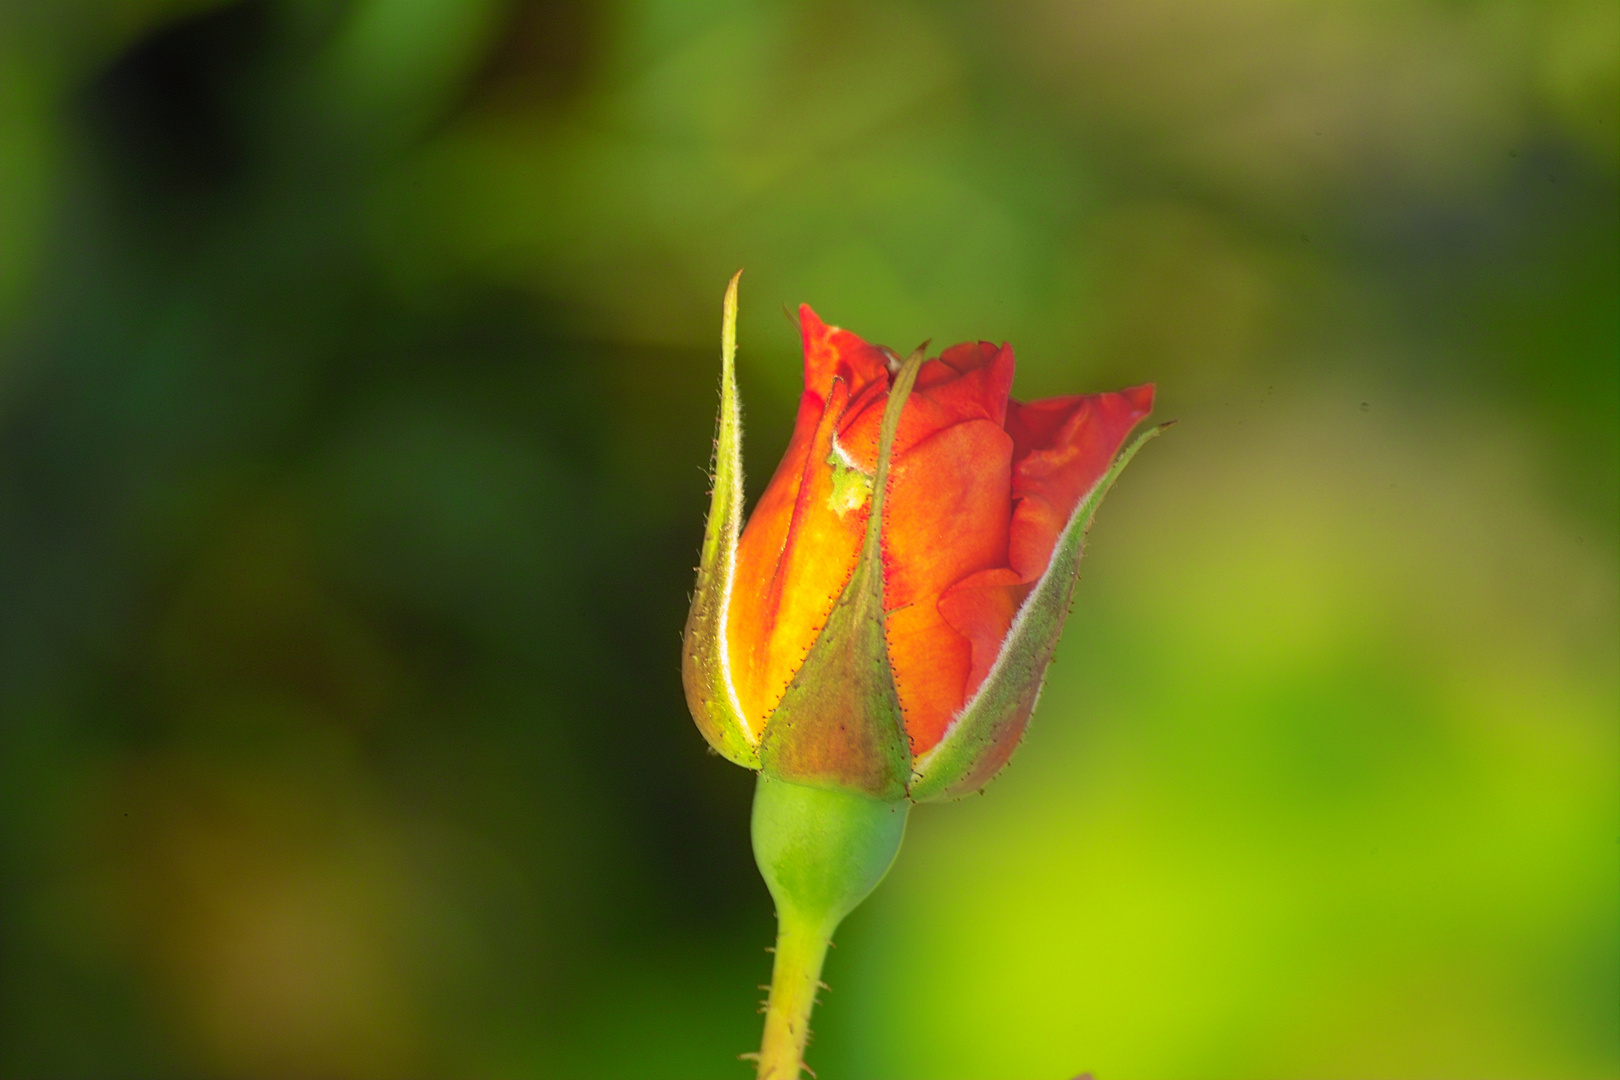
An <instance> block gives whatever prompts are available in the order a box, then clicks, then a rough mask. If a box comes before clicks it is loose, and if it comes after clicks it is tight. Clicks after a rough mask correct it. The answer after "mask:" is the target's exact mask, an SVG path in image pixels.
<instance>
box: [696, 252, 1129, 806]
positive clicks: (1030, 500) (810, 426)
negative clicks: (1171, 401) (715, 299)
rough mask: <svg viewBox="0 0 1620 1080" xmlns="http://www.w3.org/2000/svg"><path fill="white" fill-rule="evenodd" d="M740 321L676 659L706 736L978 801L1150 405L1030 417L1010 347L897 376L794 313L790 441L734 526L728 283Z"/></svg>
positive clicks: (950, 352) (861, 787)
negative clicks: (800, 357)
mask: <svg viewBox="0 0 1620 1080" xmlns="http://www.w3.org/2000/svg"><path fill="white" fill-rule="evenodd" d="M727 304H728V307H727V335H726V341H727V346H726V349H725V356H724V376H723V381H722V404H721V423H720V436H719V440H718V443H717V452H716V469H715V490H714V504H713V509H712V510H711V513H710V519H709V525H708V531H707V534H706V536H705V540H704V548H703V554H702V565H701V566H700V568H699V579H698V590H697V593H696V595H695V597H694V600H693V606H692V613H691V616H690V618H689V619H688V623H687V630H686V648H685V655H684V664H683V673H684V679H685V685H686V692H687V700H688V703H689V705H690V706H691V709H692V713H693V716H694V717H695V718H696V720H697V724H698V727H699V728H700V729H701V730H702V731H703V734H704V735H705V737H706V738H707V739H708V740H709V742H710V744H711V745H713V746H714V748H715V749H716V750H717V751H719V752H720V753H721V754H723V755H725V756H726V757H728V758H730V759H731V760H733V761H736V762H738V763H739V764H742V765H746V766H748V767H750V768H755V769H763V771H764V772H765V773H766V774H767V775H768V776H774V777H777V778H779V779H783V780H787V781H790V782H793V783H797V784H803V785H808V786H811V787H820V788H841V789H845V790H849V791H853V792H858V793H860V794H863V795H866V796H869V797H871V798H874V799H878V800H884V801H894V800H902V799H909V800H911V801H921V800H925V799H933V798H941V797H951V796H955V795H959V794H963V793H966V792H969V791H972V790H975V789H977V788H979V787H981V786H983V784H984V783H985V782H986V781H987V780H988V779H989V778H990V777H991V776H993V775H994V774H995V772H996V771H997V770H998V769H1000V768H1001V766H1002V765H1004V764H1005V763H1006V761H1007V759H1008V758H1009V757H1010V756H1011V754H1012V751H1013V749H1014V747H1015V746H1016V745H1017V742H1018V740H1019V738H1020V736H1021V735H1022V733H1023V730H1024V728H1025V726H1026V724H1027V722H1028V719H1029V715H1030V712H1031V710H1032V709H1033V707H1034V704H1035V699H1036V697H1037V695H1038V693H1039V689H1040V683H1041V680H1042V678H1043V676H1044V673H1045V669H1046V666H1047V663H1048V661H1049V660H1050V659H1051V656H1052V651H1053V649H1054V647H1055V646H1056V643H1057V638H1058V634H1059V632H1060V631H1061V629H1062V625H1063V620H1064V618H1065V616H1066V615H1067V613H1068V608H1069V603H1070V599H1071V597H1072V595H1073V590H1074V585H1075V581H1076V578H1077V575H1078V567H1079V559H1080V552H1081V547H1082V544H1083V540H1084V533H1085V530H1086V528H1087V526H1088V525H1089V524H1090V521H1091V517H1092V514H1093V513H1094V512H1095V510H1096V507H1097V504H1098V503H1099V502H1100V500H1101V499H1102V496H1103V494H1104V493H1105V492H1106V490H1107V488H1108V486H1109V484H1111V483H1112V481H1113V479H1114V477H1115V476H1116V475H1117V474H1118V472H1119V470H1120V469H1121V468H1123V466H1124V464H1125V461H1126V460H1128V459H1129V457H1130V455H1131V454H1132V453H1134V451H1135V448H1136V446H1137V445H1140V440H1138V442H1137V443H1135V444H1133V445H1132V446H1131V448H1130V449H1129V450H1127V451H1126V452H1125V453H1124V454H1121V452H1120V451H1121V448H1122V447H1123V446H1124V445H1125V440H1126V438H1127V437H1128V436H1129V435H1130V433H1131V431H1132V430H1133V429H1134V428H1135V427H1136V426H1137V424H1138V423H1140V422H1141V421H1142V420H1143V419H1144V418H1145V417H1146V416H1147V415H1148V413H1149V412H1150V411H1151V409H1152V406H1153V387H1152V386H1151V385H1144V386H1137V387H1132V388H1130V389H1126V390H1122V391H1119V392H1117V393H1106V394H1089V395H1080V396H1073V397H1058V398H1047V399H1044V400H1041V401H1033V402H1029V403H1027V404H1025V403H1020V402H1017V401H1014V400H1012V399H1011V398H1010V397H1009V396H1008V395H1009V392H1010V390H1011V387H1012V379H1013V352H1012V349H1011V348H1010V347H1009V346H1007V345H1004V344H1003V345H999V346H998V345H992V344H990V343H989V342H983V341H981V342H974V343H968V344H962V345H956V346H953V347H951V348H948V349H945V350H944V351H943V352H941V353H940V354H939V356H938V357H936V358H934V359H928V360H924V358H923V357H922V356H921V353H920V351H919V353H918V354H917V355H914V356H913V357H912V358H911V359H910V360H909V361H907V362H906V363H904V364H902V363H901V362H900V360H899V359H898V358H897V357H896V356H895V354H893V353H892V352H890V351H888V350H887V349H884V348H881V347H879V346H875V345H871V344H868V343H867V342H865V341H863V340H862V339H861V338H859V337H857V336H856V335H854V334H852V333H850V332H849V331H847V330H842V329H839V328H837V327H831V326H827V325H826V324H824V323H823V322H822V321H821V319H819V318H818V317H817V316H816V314H815V313H814V312H813V311H811V310H810V308H809V307H808V306H806V307H801V308H800V311H799V319H800V329H801V332H802V334H803V338H804V394H803V396H802V397H801V399H800V402H799V411H798V419H797V422H796V424H795V426H794V431H793V438H792V441H791V442H790V443H789V445H788V449H787V453H786V454H785V455H784V456H783V459H782V462H781V464H780V465H779V466H778V467H777V470H776V474H775V475H774V477H773V478H772V479H771V482H770V485H769V486H768V487H767V488H766V490H765V493H764V495H763V496H761V498H760V500H759V503H758V505H757V506H756V507H755V508H754V511H753V514H752V515H751V517H750V518H749V520H748V525H747V528H746V530H740V529H739V526H740V523H741V514H742V486H741V459H740V424H739V420H738V410H737V402H736V390H735V385H734V368H733V364H734V360H733V353H734V346H733V344H732V342H733V340H734V336H733V335H734V331H733V329H732V328H733V327H734V319H735V281H734V282H733V290H732V291H731V292H730V293H728V297H727Z"/></svg>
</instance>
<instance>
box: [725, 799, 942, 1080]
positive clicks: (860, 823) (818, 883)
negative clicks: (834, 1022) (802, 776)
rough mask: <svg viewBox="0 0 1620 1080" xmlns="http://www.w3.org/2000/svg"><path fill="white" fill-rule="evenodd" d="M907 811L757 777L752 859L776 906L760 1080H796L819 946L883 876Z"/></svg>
mask: <svg viewBox="0 0 1620 1080" xmlns="http://www.w3.org/2000/svg"><path fill="white" fill-rule="evenodd" d="M910 809H911V804H910V803H908V802H905V801H903V800H902V801H899V802H883V801H881V800H878V799H871V798H868V797H866V796H865V795H861V794H858V793H856V792H851V791H842V790H837V789H826V788H813V787H807V786H805V785H802V784H795V783H791V782H789V781H786V780H778V779H776V778H775V777H772V776H770V775H769V774H761V775H760V778H759V784H758V786H757V787H756V788H755V789H754V820H753V833H754V858H755V860H756V861H757V862H758V863H759V870H760V873H761V874H762V875H763V876H764V878H765V884H766V885H768V886H769V887H770V890H771V896H772V898H773V899H775V901H776V925H777V935H776V962H775V964H774V966H773V970H772V972H771V996H770V997H769V999H767V1001H766V1005H765V1038H764V1041H763V1042H762V1043H761V1045H760V1050H759V1073H758V1077H759V1080H799V1070H800V1069H801V1068H802V1067H803V1064H804V1044H805V1042H806V1040H808V1039H809V1037H810V1010H811V1009H812V1008H814V1007H815V1003H816V989H817V987H818V986H819V985H820V983H821V964H822V961H823V960H825V959H826V956H827V945H828V944H829V942H830V941H831V939H832V934H833V931H834V930H836V929H838V924H839V923H841V922H843V920H844V916H845V915H848V914H849V913H850V912H851V911H853V910H854V909H855V907H856V905H858V904H859V903H860V902H861V901H862V900H864V899H866V897H867V894H869V893H870V892H871V891H872V890H873V889H874V888H876V887H877V883H878V882H879V881H881V880H883V875H884V874H886V873H888V870H889V866H890V864H892V863H893V862H894V856H895V853H896V852H898V851H899V850H900V840H901V838H902V837H903V836H904V835H905V831H906V817H907V812H908V811H909V810H910Z"/></svg>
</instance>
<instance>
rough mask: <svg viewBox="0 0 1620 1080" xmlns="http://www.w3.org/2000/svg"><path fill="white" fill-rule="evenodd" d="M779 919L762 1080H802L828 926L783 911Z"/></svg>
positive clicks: (762, 1047) (761, 1061)
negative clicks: (801, 1070)
mask: <svg viewBox="0 0 1620 1080" xmlns="http://www.w3.org/2000/svg"><path fill="white" fill-rule="evenodd" d="M778 924H779V925H778V926H777V931H776V963H775V964H774V965H773V967H772V969H771V996H770V998H769V999H768V1000H767V1001H766V1004H765V1039H764V1041H763V1042H762V1043H760V1047H759V1080H799V1070H800V1068H802V1067H803V1063H804V1044H805V1041H806V1040H807V1039H809V1037H810V1010H811V1009H812V1008H814V1007H815V1003H816V989H817V987H818V986H819V984H820V982H821V964H822V961H823V960H825V959H826V956H827V944H828V941H829V938H830V928H824V927H821V926H818V925H815V924H814V923H813V922H812V921H810V920H805V919H796V918H794V917H793V916H792V915H790V914H787V913H784V914H782V915H781V916H779V918H778Z"/></svg>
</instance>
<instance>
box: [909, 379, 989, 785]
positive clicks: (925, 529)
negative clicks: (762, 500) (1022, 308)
mask: <svg viewBox="0 0 1620 1080" xmlns="http://www.w3.org/2000/svg"><path fill="white" fill-rule="evenodd" d="M907 411H908V412H909V405H908V410H907ZM1011 468H1012V440H1011V439H1009V438H1008V437H1007V433H1006V432H1004V431H1002V430H1001V428H1000V427H999V426H998V425H997V424H995V423H993V422H991V421H990V420H987V419H976V420H968V421H966V422H964V423H960V424H954V425H952V426H951V427H948V428H945V429H944V430H943V431H938V432H936V433H935V434H934V435H932V436H931V437H930V438H928V439H926V440H925V441H923V442H921V443H918V444H915V445H914V446H913V447H912V448H911V449H910V450H909V451H908V452H907V453H906V454H905V455H904V456H902V457H901V458H899V459H898V460H897V461H896V462H895V463H894V465H893V467H892V470H891V477H892V483H891V485H890V488H889V503H888V508H887V512H886V513H885V515H884V516H885V519H886V520H885V521H884V529H883V541H884V543H883V555H884V559H883V568H884V574H883V606H884V608H885V609H886V610H887V611H888V612H889V615H888V618H887V638H888V645H889V664H890V667H891V668H892V669H893V671H894V683H895V691H896V693H897V694H898V695H899V698H900V706H901V708H902V710H903V711H904V713H905V718H906V731H907V733H908V734H909V735H910V736H911V740H912V746H913V752H914V753H920V752H921V751H922V750H925V749H927V748H928V747H930V746H932V745H934V743H936V742H938V741H939V737H940V735H941V734H942V733H943V732H944V730H945V728H946V726H947V725H949V723H950V722H951V718H952V717H953V716H955V714H956V711H957V710H958V709H960V708H961V706H962V702H963V701H964V700H965V699H966V696H967V692H968V690H967V684H968V678H969V675H970V674H971V672H972V668H973V644H972V642H971V641H970V640H969V639H968V638H966V637H964V636H963V635H962V634H960V633H958V632H957V631H956V630H954V629H953V628H952V627H951V625H950V624H949V623H947V622H946V621H945V618H944V616H943V615H942V613H941V611H940V607H939V599H940V595H941V594H942V593H944V592H945V591H946V590H947V589H949V588H950V587H951V586H952V585H953V584H955V583H956V582H958V581H961V580H962V579H963V578H964V577H967V576H969V575H971V574H974V573H976V572H978V571H981V570H984V569H987V568H990V567H996V566H1005V565H1006V561H1007V526H1008V521H1009V518H1010V515H1011V512H1012V500H1011V498H1010V495H1009V489H1010V483H1011Z"/></svg>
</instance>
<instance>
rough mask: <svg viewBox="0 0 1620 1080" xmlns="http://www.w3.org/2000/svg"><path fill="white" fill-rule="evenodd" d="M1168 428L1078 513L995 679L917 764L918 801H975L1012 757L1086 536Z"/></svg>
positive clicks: (1100, 485) (1007, 644) (1122, 458)
mask: <svg viewBox="0 0 1620 1080" xmlns="http://www.w3.org/2000/svg"><path fill="white" fill-rule="evenodd" d="M1169 426H1170V425H1169V424H1160V425H1159V426H1157V427H1152V428H1149V429H1147V430H1146V431H1144V432H1142V433H1141V434H1140V435H1138V436H1137V437H1136V439H1134V440H1133V441H1132V442H1131V443H1130V445H1129V446H1127V447H1126V448H1125V449H1124V450H1123V451H1121V452H1120V454H1119V456H1118V457H1116V458H1115V459H1114V463H1113V465H1111V466H1110V467H1109V469H1108V471H1107V472H1106V473H1104V474H1103V476H1102V478H1101V479H1100V480H1098V481H1097V483H1096V484H1095V485H1093V486H1092V488H1091V490H1090V491H1089V492H1087V493H1086V496H1085V498H1083V499H1081V500H1080V505H1078V506H1077V507H1075V510H1074V513H1073V514H1072V515H1071V516H1070V518H1069V522H1068V524H1067V525H1066V526H1064V529H1063V533H1062V535H1060V536H1059V537H1058V542H1057V546H1056V548H1054V549H1053V551H1052V560H1051V562H1050V563H1049V564H1048V565H1047V568H1046V572H1045V573H1044V574H1042V575H1041V578H1040V580H1039V581H1038V582H1037V583H1036V585H1035V588H1034V590H1032V591H1031V592H1030V594H1029V596H1028V597H1027V598H1026V599H1025V601H1024V604H1023V606H1022V607H1021V608H1019V611H1018V615H1017V617H1016V618H1015V619H1014V620H1013V624H1012V627H1011V629H1010V630H1009V631H1008V634H1007V639H1006V641H1004V642H1003V643H1002V647H1001V653H1000V654H999V655H998V656H997V657H996V661H995V664H994V665H993V666H992V667H991V669H990V673H989V674H988V675H986V676H985V679H984V682H983V683H981V684H980V686H979V689H978V691H977V692H976V693H975V694H974V695H973V698H972V699H971V700H970V701H969V702H968V703H967V704H966V705H965V706H964V707H963V709H962V711H961V713H959V714H958V715H957V717H956V719H955V720H953V721H952V722H951V726H950V728H949V729H947V730H946V732H945V737H944V738H943V739H941V740H940V741H939V743H938V744H936V745H935V746H934V747H933V748H932V749H930V750H929V751H928V752H927V753H925V754H922V755H921V756H919V757H918V759H917V761H916V763H915V765H914V767H913V772H912V776H911V782H910V785H909V788H910V794H911V798H912V799H913V800H914V801H916V802H928V801H933V800H940V799H954V798H960V797H961V796H963V795H968V794H971V793H972V792H974V791H977V790H979V789H980V788H982V787H983V786H984V785H985V784H986V783H988V782H989V781H990V779H991V778H992V777H993V776H995V774H996V773H997V772H998V771H1000V769H1001V767H1002V766H1003V765H1005V764H1006V763H1007V759H1008V758H1010V757H1011V756H1012V751H1013V749H1014V747H1016V746H1017V744H1018V740H1019V738H1020V737H1021V736H1022V735H1023V731H1024V728H1025V726H1026V724H1027V722H1028V720H1029V715H1030V713H1031V712H1032V711H1033V710H1034V708H1035V701H1036V699H1037V698H1038V697H1039V696H1040V691H1041V681H1042V679H1044V678H1045V675H1046V667H1047V664H1048V663H1050V662H1051V659H1052V653H1053V652H1054V651H1055V650H1056V648H1057V643H1058V637H1059V636H1060V635H1061V634H1062V632H1063V622H1064V620H1065V619H1066V618H1067V617H1068V614H1069V605H1070V603H1071V602H1072V601H1073V599H1074V589H1075V584H1076V582H1077V581H1078V580H1079V577H1080V556H1081V554H1082V553H1083V551H1084V550H1085V539H1086V530H1087V529H1089V528H1090V527H1091V520H1092V518H1093V517H1094V516H1095V515H1096V512H1097V507H1098V506H1100V505H1101V504H1102V500H1103V496H1104V495H1106V494H1108V489H1109V488H1110V487H1112V486H1113V483H1114V480H1115V479H1116V478H1117V477H1118V476H1119V474H1120V472H1121V471H1123V470H1124V468H1125V466H1126V464H1128V463H1129V462H1130V460H1131V458H1132V457H1134V456H1135V455H1136V452H1137V451H1138V450H1139V449H1141V447H1142V445H1143V444H1144V443H1146V442H1147V441H1148V440H1149V439H1151V438H1153V437H1154V436H1156V435H1158V434H1159V433H1160V432H1162V431H1163V430H1164V429H1165V428H1167V427H1169Z"/></svg>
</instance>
